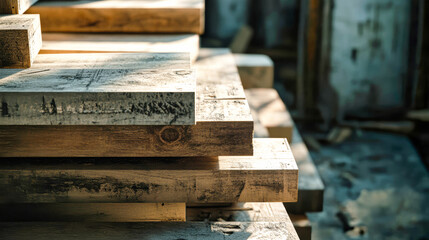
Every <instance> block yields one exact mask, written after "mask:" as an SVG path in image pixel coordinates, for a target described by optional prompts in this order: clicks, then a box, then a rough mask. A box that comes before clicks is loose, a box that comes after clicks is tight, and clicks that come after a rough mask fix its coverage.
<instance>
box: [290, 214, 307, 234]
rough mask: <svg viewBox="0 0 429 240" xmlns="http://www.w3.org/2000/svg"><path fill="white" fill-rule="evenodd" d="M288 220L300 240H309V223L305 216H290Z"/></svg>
mask: <svg viewBox="0 0 429 240" xmlns="http://www.w3.org/2000/svg"><path fill="white" fill-rule="evenodd" d="M290 219H291V221H292V223H293V226H294V228H295V230H296V233H297V234H298V236H299V239H301V240H311V222H310V220H308V218H307V216H306V215H305V214H302V215H294V214H291V215H290Z"/></svg>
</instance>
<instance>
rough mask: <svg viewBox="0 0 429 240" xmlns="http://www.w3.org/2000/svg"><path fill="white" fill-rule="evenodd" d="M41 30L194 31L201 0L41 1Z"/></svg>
mask: <svg viewBox="0 0 429 240" xmlns="http://www.w3.org/2000/svg"><path fill="white" fill-rule="evenodd" d="M26 13H37V14H40V17H41V21H42V31H43V32H134V33H143V32H145V33H155V32H159V33H160V32H162V33H197V34H202V33H203V31H204V1H203V0H174V1H166V0H163V1H150V0H140V1H137V0H102V1H95V0H78V1H45V2H43V1H41V2H39V3H37V4H35V5H33V6H32V7H31V8H30V9H28V11H27V12H26Z"/></svg>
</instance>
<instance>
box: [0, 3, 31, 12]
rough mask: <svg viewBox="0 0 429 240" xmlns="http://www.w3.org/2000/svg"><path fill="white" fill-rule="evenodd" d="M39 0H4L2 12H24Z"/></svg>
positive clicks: (0, 4)
mask: <svg viewBox="0 0 429 240" xmlns="http://www.w3.org/2000/svg"><path fill="white" fill-rule="evenodd" d="M37 1H38V0H2V1H0V14H22V13H24V12H25V11H26V10H27V9H28V8H29V7H30V6H31V5H33V4H34V3H36V2H37Z"/></svg>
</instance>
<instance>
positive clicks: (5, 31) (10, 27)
mask: <svg viewBox="0 0 429 240" xmlns="http://www.w3.org/2000/svg"><path fill="white" fill-rule="evenodd" d="M2 1H4V0H2ZM6 1H7V0H6ZM41 46H42V35H41V31H40V17H39V15H38V14H26V15H0V53H1V54H0V68H29V67H30V66H31V64H32V62H33V61H34V59H35V57H36V56H37V54H38V53H39V50H40V47H41Z"/></svg>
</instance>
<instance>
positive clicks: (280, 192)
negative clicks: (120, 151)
mask: <svg viewBox="0 0 429 240" xmlns="http://www.w3.org/2000/svg"><path fill="white" fill-rule="evenodd" d="M297 191H298V167H297V165H296V163H295V160H294V158H293V156H292V152H291V151H290V148H289V145H288V144H287V141H286V139H255V141H254V156H235V157H234V156H225V157H223V156H222V157H194V158H131V159H130V158H120V159H116V158H113V159H112V158H99V159H97V158H95V159H94V158H78V159H73V158H72V159H61V158H53V159H51V158H42V159H17V158H12V159H7V158H3V159H2V161H1V163H0V192H1V193H2V194H1V195H0V202H2V203H12V202H15V203H43V202H45V203H58V202H186V203H204V202H248V201H250V202H266V201H271V202H293V201H296V199H297Z"/></svg>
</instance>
